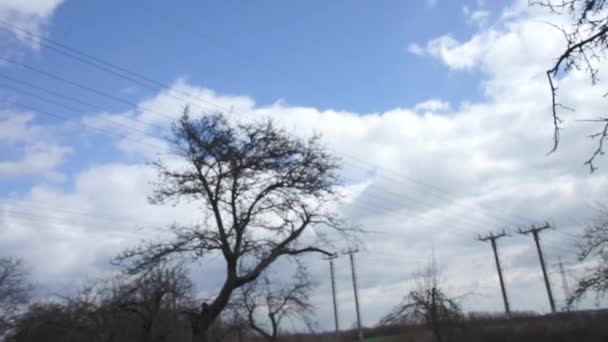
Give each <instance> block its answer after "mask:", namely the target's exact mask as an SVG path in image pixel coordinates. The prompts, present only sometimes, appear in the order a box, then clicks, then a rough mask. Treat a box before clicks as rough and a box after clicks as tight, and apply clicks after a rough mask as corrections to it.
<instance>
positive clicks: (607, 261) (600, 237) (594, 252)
mask: <svg viewBox="0 0 608 342" xmlns="http://www.w3.org/2000/svg"><path fill="white" fill-rule="evenodd" d="M577 257H578V260H579V261H580V262H583V261H588V262H589V263H590V264H591V265H590V266H589V267H587V268H586V271H585V274H584V275H583V276H581V277H580V278H579V279H578V280H577V284H576V287H575V288H574V290H573V291H572V293H571V295H570V297H569V298H568V300H567V304H568V306H572V305H573V304H574V303H575V302H577V301H579V300H580V299H582V297H583V296H584V295H585V294H587V293H589V292H594V293H595V294H596V296H597V297H598V299H599V298H600V297H603V296H605V295H606V294H608V209H606V208H603V209H601V212H600V215H599V216H598V218H597V219H596V220H595V222H593V223H592V224H590V225H588V226H587V227H585V230H584V233H583V235H582V237H581V238H580V240H579V246H578V256H577Z"/></svg>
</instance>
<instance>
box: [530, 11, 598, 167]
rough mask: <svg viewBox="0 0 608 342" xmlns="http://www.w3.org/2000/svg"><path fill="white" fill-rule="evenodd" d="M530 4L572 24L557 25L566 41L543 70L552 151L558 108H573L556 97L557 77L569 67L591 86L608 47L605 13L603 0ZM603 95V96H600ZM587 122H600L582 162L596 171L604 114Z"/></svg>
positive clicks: (556, 143)
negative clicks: (548, 96) (592, 147)
mask: <svg viewBox="0 0 608 342" xmlns="http://www.w3.org/2000/svg"><path fill="white" fill-rule="evenodd" d="M529 3H530V5H533V6H540V7H545V8H548V9H549V10H550V11H551V12H552V13H553V14H556V15H560V16H566V17H568V18H569V19H570V20H571V22H572V24H571V25H569V26H567V27H558V26H555V27H556V28H557V29H559V30H560V31H561V32H562V33H563V35H564V39H565V41H566V48H565V49H564V50H562V51H561V53H560V54H559V55H558V56H556V60H555V63H554V64H553V65H552V66H551V67H550V68H549V69H548V70H547V72H546V73H547V79H548V83H549V88H550V90H551V109H552V114H553V126H554V132H555V133H554V138H553V142H554V145H553V149H552V150H551V152H554V151H555V150H556V149H557V146H558V144H559V132H560V124H561V122H562V119H561V115H560V110H564V109H565V110H568V111H574V109H573V108H570V107H568V106H567V105H563V104H562V103H560V101H559V100H558V87H557V84H556V82H557V80H558V78H559V77H560V76H562V75H564V74H567V73H569V72H570V71H572V70H584V71H585V72H586V73H587V74H588V75H589V79H590V82H591V84H592V85H595V84H596V83H597V82H598V80H599V78H598V74H599V65H600V62H601V61H603V60H604V59H605V58H606V50H607V49H608V15H607V13H608V12H607V11H606V9H607V7H606V1H605V0H557V1H556V0H529ZM604 96H605V95H604ZM593 115H594V117H591V118H590V119H589V120H587V121H595V122H598V123H600V124H601V129H600V130H599V131H598V132H596V133H594V134H591V135H590V136H589V137H590V138H592V139H595V140H597V147H596V149H595V150H594V151H593V153H592V154H591V157H590V158H589V159H588V160H587V161H585V165H587V166H589V169H590V170H591V172H593V171H595V170H596V167H595V164H594V162H595V159H596V158H597V157H598V156H601V155H603V154H604V144H605V143H606V140H607V139H608V116H606V115H605V114H596V113H593Z"/></svg>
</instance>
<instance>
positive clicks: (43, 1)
mask: <svg viewBox="0 0 608 342" xmlns="http://www.w3.org/2000/svg"><path fill="white" fill-rule="evenodd" d="M62 2H63V0H1V1H0V21H2V22H1V23H0V24H2V27H3V28H5V27H6V26H8V27H6V28H8V29H9V31H12V33H13V34H14V35H15V36H16V37H17V38H18V39H19V40H20V41H21V42H23V43H26V44H27V45H29V46H30V47H33V48H37V47H38V43H39V42H38V40H37V39H35V38H33V37H32V36H30V35H28V34H26V33H24V32H23V30H25V31H29V32H31V33H33V34H34V35H40V34H41V33H42V28H43V26H44V25H45V24H47V23H48V21H49V20H50V18H51V16H52V15H53V13H54V12H55V11H56V10H57V8H58V7H59V5H61V3H62Z"/></svg>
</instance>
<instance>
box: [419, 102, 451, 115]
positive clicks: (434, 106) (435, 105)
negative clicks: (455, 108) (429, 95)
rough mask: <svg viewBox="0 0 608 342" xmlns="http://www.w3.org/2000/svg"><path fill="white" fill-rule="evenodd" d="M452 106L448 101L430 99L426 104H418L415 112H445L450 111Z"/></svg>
mask: <svg viewBox="0 0 608 342" xmlns="http://www.w3.org/2000/svg"><path fill="white" fill-rule="evenodd" d="M450 109H451V105H450V103H449V102H447V101H443V100H441V99H430V100H426V101H424V102H420V103H417V104H416V105H415V106H414V110H415V111H419V112H421V111H431V112H443V111H446V110H450Z"/></svg>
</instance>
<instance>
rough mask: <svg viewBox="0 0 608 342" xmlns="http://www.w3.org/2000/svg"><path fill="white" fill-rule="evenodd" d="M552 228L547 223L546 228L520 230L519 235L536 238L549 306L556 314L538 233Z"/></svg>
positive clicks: (533, 227) (534, 227)
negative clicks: (529, 235)
mask: <svg viewBox="0 0 608 342" xmlns="http://www.w3.org/2000/svg"><path fill="white" fill-rule="evenodd" d="M549 228H551V225H550V224H549V223H545V225H544V226H541V227H536V226H534V225H532V227H530V228H529V229H525V230H524V229H521V228H520V229H519V233H520V234H523V235H528V234H530V233H532V237H534V242H535V243H536V250H537V251H538V258H539V259H540V267H541V268H542V270H543V277H544V279H545V287H546V288H547V296H549V304H550V305H551V312H555V301H554V300H553V293H552V292H551V284H550V282H549V276H547V269H546V267H545V258H544V257H543V251H542V249H541V248H540V242H539V240H540V239H539V237H538V233H540V232H542V231H543V230H545V229H549Z"/></svg>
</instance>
